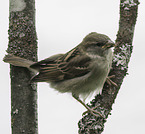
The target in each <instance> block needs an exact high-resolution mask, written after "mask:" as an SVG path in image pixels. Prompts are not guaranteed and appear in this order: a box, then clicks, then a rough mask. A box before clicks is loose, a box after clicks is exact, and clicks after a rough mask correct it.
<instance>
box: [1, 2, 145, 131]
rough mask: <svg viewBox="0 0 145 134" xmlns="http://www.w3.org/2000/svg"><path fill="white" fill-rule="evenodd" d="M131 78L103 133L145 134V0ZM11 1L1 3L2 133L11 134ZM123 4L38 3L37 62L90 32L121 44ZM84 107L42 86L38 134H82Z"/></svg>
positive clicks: (131, 67)
mask: <svg viewBox="0 0 145 134" xmlns="http://www.w3.org/2000/svg"><path fill="white" fill-rule="evenodd" d="M140 2H141V4H140V5H139V13H138V18H137V24H136V28H135V33H134V40H133V46H134V48H133V54H132V57H131V60H130V63H129V70H128V73H129V75H128V76H126V78H125V79H124V82H123V84H122V87H121V89H120V91H119V94H118V96H117V98H116V100H115V104H114V105H113V110H112V112H111V114H112V115H110V116H109V118H108V119H107V123H106V124H105V130H104V132H103V134H144V133H145V130H144V127H145V114H144V113H145V97H144V96H145V86H144V82H145V78H144V77H145V60H144V57H145V56H144V55H145V8H144V7H145V1H143V0H142V1H141V0H140ZM8 17H9V3H8V0H6V1H3V2H2V3H1V4H0V84H1V88H0V107H1V110H0V132H1V133H3V134H9V133H10V132H11V126H10V120H11V117H10V111H11V108H10V107H11V106H10V103H11V102H10V78H9V65H8V64H5V63H4V62H3V61H2V59H3V57H4V55H5V54H6V52H5V50H6V49H7V44H8V33H7V31H8V23H9V22H8ZM118 24H119V0H114V1H107V0H101V1H100V0H73V1H72V0H71V1H68V0H36V30H37V35H38V57H39V60H42V59H44V58H46V57H49V56H51V55H53V54H57V53H65V52H67V51H68V50H70V49H72V48H73V47H75V46H76V45H78V44H79V43H80V42H81V41H82V39H83V38H84V36H86V35H87V34H88V33H90V32H94V31H95V32H99V33H103V34H106V35H108V36H109V37H110V38H111V39H112V40H113V41H115V39H116V34H117V31H118ZM84 111H85V108H84V107H83V106H82V105H81V104H79V103H78V102H76V100H74V99H73V98H72V97H71V95H69V94H59V93H58V92H56V91H54V90H53V89H51V88H50V87H49V85H48V84H47V83H40V84H38V115H39V120H38V122H39V134H47V133H50V134H77V131H78V127H77V123H78V121H79V119H80V118H81V117H82V113H83V112H84Z"/></svg>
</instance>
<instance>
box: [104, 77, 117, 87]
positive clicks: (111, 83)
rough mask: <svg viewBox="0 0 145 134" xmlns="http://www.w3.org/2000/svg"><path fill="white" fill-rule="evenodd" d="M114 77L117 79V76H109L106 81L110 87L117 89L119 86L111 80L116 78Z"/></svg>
mask: <svg viewBox="0 0 145 134" xmlns="http://www.w3.org/2000/svg"><path fill="white" fill-rule="evenodd" d="M114 77H115V75H111V76H108V77H107V79H106V81H107V83H108V84H109V85H110V86H111V85H114V86H115V87H118V85H117V84H116V83H115V82H114V81H112V80H111V78H114Z"/></svg>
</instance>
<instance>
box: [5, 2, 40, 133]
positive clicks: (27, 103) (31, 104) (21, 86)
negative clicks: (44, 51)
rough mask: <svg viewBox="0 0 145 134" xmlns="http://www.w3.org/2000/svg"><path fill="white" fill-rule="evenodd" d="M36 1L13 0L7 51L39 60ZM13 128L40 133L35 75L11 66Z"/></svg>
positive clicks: (15, 130)
mask: <svg viewBox="0 0 145 134" xmlns="http://www.w3.org/2000/svg"><path fill="white" fill-rule="evenodd" d="M36 40H37V37H36V31H35V0H10V17H9V44H8V49H7V52H8V53H10V54H13V55H17V56H19V57H24V58H26V59H29V60H33V61H36V60H37V41H36ZM10 76H11V127H12V133H13V134H21V133H26V134H37V133H38V126H37V124H38V123H37V90H36V89H37V86H36V85H35V84H33V85H30V84H29V82H28V81H29V80H30V78H31V76H32V74H31V73H30V71H29V70H27V69H26V68H22V67H16V66H12V65H11V67H10Z"/></svg>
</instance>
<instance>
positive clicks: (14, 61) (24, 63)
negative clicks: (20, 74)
mask: <svg viewBox="0 0 145 134" xmlns="http://www.w3.org/2000/svg"><path fill="white" fill-rule="evenodd" d="M3 61H4V62H6V63H9V64H11V65H14V66H20V67H26V68H28V69H30V66H31V65H32V64H34V63H35V62H33V61H30V60H27V59H24V58H20V57H18V56H15V55H12V54H8V55H6V56H5V57H4V59H3Z"/></svg>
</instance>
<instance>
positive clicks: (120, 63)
mask: <svg viewBox="0 0 145 134" xmlns="http://www.w3.org/2000/svg"><path fill="white" fill-rule="evenodd" d="M138 5H139V2H138V0H121V1H120V21H119V30H118V34H117V39H116V47H115V49H114V57H113V64H112V70H111V71H110V74H109V75H115V78H112V80H113V81H114V82H115V83H116V84H117V85H118V86H117V87H115V86H113V85H111V86H109V85H108V84H107V83H105V85H104V88H103V91H102V94H101V95H98V96H96V97H95V99H94V100H93V101H92V102H91V105H90V107H92V108H93V107H95V106H99V107H98V108H97V111H99V112H101V113H102V115H103V116H104V119H103V118H101V117H98V118H95V117H94V116H92V115H91V114H88V115H86V116H84V117H83V118H82V119H81V120H80V121H79V123H78V126H79V134H101V133H102V132H103V130H104V123H105V122H106V119H107V118H108V115H109V114H110V112H111V110H112V105H113V103H114V101H115V98H116V96H117V93H118V91H119V89H120V87H121V84H122V82H123V79H124V77H125V76H126V74H127V70H128V63H129V61H130V57H131V53H132V48H133V46H132V40H133V34H134V29H135V24H136V19H137V12H138Z"/></svg>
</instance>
